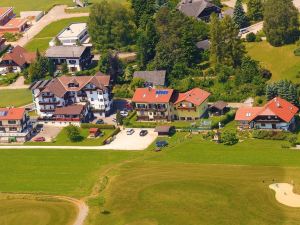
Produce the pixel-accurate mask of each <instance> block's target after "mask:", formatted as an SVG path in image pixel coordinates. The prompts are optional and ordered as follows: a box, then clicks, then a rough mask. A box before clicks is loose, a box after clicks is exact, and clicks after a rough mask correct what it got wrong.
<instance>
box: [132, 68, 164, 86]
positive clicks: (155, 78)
mask: <svg viewBox="0 0 300 225" xmlns="http://www.w3.org/2000/svg"><path fill="white" fill-rule="evenodd" d="M135 77H138V78H142V79H143V80H145V87H149V86H150V87H154V88H155V87H163V86H165V85H166V71H165V70H156V71H136V72H134V74H133V78H135Z"/></svg>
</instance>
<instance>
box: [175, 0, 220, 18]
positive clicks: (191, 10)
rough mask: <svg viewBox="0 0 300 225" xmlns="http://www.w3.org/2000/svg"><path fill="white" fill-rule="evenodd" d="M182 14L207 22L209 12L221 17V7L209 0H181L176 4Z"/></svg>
mask: <svg viewBox="0 0 300 225" xmlns="http://www.w3.org/2000/svg"><path fill="white" fill-rule="evenodd" d="M177 8H178V10H179V11H181V12H182V13H183V14H184V15H186V16H189V17H194V18H196V19H199V20H203V21H206V22H208V21H209V20H210V16H211V14H213V13H215V14H217V15H218V16H219V17H221V9H220V8H219V7H218V6H216V5H214V4H213V3H212V2H211V1H210V0H181V1H180V2H179V4H178V6H177Z"/></svg>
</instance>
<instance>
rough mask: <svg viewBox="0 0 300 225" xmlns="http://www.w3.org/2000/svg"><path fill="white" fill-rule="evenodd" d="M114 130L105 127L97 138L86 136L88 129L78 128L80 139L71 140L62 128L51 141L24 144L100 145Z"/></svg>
mask: <svg viewBox="0 0 300 225" xmlns="http://www.w3.org/2000/svg"><path fill="white" fill-rule="evenodd" d="M113 131H114V130H110V129H105V130H102V132H103V133H104V135H103V136H102V137H98V138H88V136H89V129H80V134H81V136H82V137H83V140H82V141H79V142H71V141H70V140H69V138H68V135H67V131H66V129H65V128H64V129H62V131H61V132H60V133H59V134H58V135H57V137H56V138H55V140H54V141H53V142H50V143H49V142H42V143H40V142H27V143H26V145H57V146H99V145H102V143H103V141H104V140H105V139H106V138H107V137H108V136H109V135H111V134H112V133H113Z"/></svg>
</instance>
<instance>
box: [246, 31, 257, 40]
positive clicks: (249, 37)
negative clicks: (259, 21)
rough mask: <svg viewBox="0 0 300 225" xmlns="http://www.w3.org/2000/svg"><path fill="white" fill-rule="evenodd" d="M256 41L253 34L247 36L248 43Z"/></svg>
mask: <svg viewBox="0 0 300 225" xmlns="http://www.w3.org/2000/svg"><path fill="white" fill-rule="evenodd" d="M255 40H256V35H255V34H254V33H253V32H251V33H249V34H247V35H246V41H247V42H255Z"/></svg>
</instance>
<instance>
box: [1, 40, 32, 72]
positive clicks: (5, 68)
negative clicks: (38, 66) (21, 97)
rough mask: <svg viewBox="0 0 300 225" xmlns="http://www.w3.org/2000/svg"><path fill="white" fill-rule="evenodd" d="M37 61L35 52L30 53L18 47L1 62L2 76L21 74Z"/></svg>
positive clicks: (6, 54)
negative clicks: (5, 74)
mask: <svg viewBox="0 0 300 225" xmlns="http://www.w3.org/2000/svg"><path fill="white" fill-rule="evenodd" d="M35 60H36V53H35V52H28V51H27V50H26V49H24V48H23V47H21V46H19V45H17V46H16V47H15V48H13V50H12V51H11V52H8V53H5V54H4V55H3V57H2V60H1V62H0V74H4V73H20V72H22V70H23V69H25V68H26V67H28V66H29V65H30V64H31V63H33V62H34V61H35Z"/></svg>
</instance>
